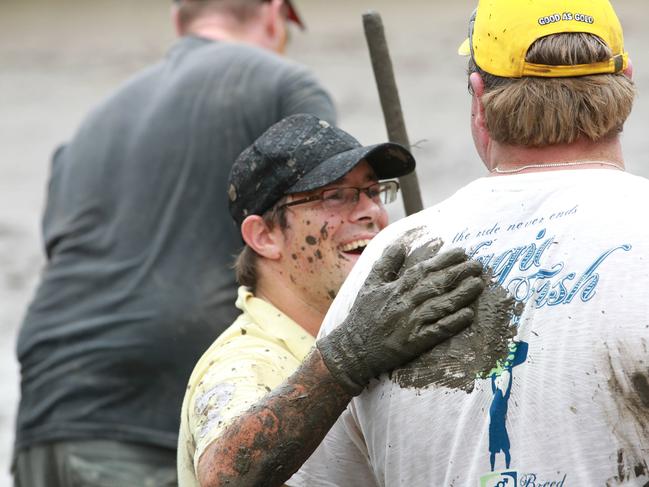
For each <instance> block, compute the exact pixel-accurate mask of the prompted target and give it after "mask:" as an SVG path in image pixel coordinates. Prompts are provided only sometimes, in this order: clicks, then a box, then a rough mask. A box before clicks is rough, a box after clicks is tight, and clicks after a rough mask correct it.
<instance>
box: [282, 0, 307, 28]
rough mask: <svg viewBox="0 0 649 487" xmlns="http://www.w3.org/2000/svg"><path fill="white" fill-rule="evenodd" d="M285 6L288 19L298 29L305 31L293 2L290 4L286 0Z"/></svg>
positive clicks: (289, 1) (289, 0)
mask: <svg viewBox="0 0 649 487" xmlns="http://www.w3.org/2000/svg"><path fill="white" fill-rule="evenodd" d="M286 6H287V7H288V19H289V20H291V21H293V22H295V23H296V24H297V25H298V26H299V27H300V29H302V30H305V29H306V27H305V26H304V22H302V19H301V18H300V15H299V14H298V13H297V10H296V9H295V6H294V5H293V2H291V0H286Z"/></svg>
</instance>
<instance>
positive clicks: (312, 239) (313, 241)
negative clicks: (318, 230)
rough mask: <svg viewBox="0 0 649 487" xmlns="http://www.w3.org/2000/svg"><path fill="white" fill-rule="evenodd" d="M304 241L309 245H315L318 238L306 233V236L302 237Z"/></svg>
mask: <svg viewBox="0 0 649 487" xmlns="http://www.w3.org/2000/svg"><path fill="white" fill-rule="evenodd" d="M304 240H305V241H306V243H308V244H309V245H315V244H317V243H318V239H317V238H315V237H314V236H313V235H307V237H306V238H305V239H304Z"/></svg>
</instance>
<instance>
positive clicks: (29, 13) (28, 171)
mask: <svg viewBox="0 0 649 487" xmlns="http://www.w3.org/2000/svg"><path fill="white" fill-rule="evenodd" d="M296 3H297V5H298V7H299V9H300V11H301V13H302V15H303V17H304V18H305V20H306V22H307V24H308V31H307V32H306V33H301V32H296V33H294V35H293V42H292V46H291V48H290V52H289V54H290V56H291V57H293V58H294V59H296V60H298V61H300V62H302V63H304V64H307V65H309V66H310V67H311V68H312V69H313V70H314V71H315V73H316V74H317V75H318V76H319V77H320V79H321V80H322V82H323V83H324V85H325V86H326V87H327V88H328V89H329V91H330V92H331V94H332V95H333V97H334V99H335V101H336V102H337V105H338V107H339V113H340V120H339V121H340V125H341V126H342V127H343V128H344V129H346V130H348V131H349V132H351V133H352V134H354V135H356V136H357V137H358V138H359V139H360V140H361V141H362V142H364V143H367V144H369V143H375V142H379V141H382V140H384V139H385V136H386V135H385V128H384V125H383V120H382V115H381V109H380V106H379V103H378V97H377V95H376V89H375V85H374V80H373V77H372V72H371V67H370V61H369V57H368V54H367V49H366V46H365V40H364V37H363V33H362V27H361V26H362V24H361V15H362V13H363V12H365V11H367V10H370V9H374V10H378V11H379V12H380V13H381V14H382V15H383V21H384V24H385V26H386V30H387V34H388V40H389V42H390V47H391V49H392V56H393V60H394V64H395V71H396V75H397V82H398V85H399V88H400V91H401V100H402V103H403V108H404V114H405V119H406V124H407V127H408V131H409V136H410V140H411V142H413V144H414V146H415V147H414V150H413V151H414V153H415V156H416V157H417V159H418V173H419V178H420V182H421V185H422V193H423V200H424V204H425V205H426V206H428V205H431V204H434V203H436V202H438V201H440V200H442V199H443V198H445V197H447V196H449V195H450V194H452V193H453V192H454V191H455V190H456V189H457V188H458V187H460V186H461V185H463V184H465V183H467V182H468V181H470V180H472V179H474V178H476V177H479V176H481V175H483V174H484V169H483V168H482V166H481V164H480V162H479V161H478V159H477V156H476V155H475V152H474V150H473V145H472V142H471V137H470V135H469V130H468V118H469V97H468V94H467V90H466V80H465V76H464V66H465V62H464V60H463V59H461V58H459V57H458V56H456V54H455V52H456V48H457V45H458V44H459V43H460V42H461V41H462V40H463V37H464V36H465V33H466V21H467V18H468V16H469V14H470V13H471V11H472V10H473V8H474V6H475V1H474V0H453V1H442V0H426V1H425V0H400V1H398V2H397V1H394V0H345V1H343V0H296ZM614 3H615V5H616V8H617V10H618V12H619V14H620V17H621V20H622V24H623V25H624V27H625V32H626V45H627V49H628V51H629V52H630V53H631V57H632V58H633V60H634V67H635V80H636V84H637V87H638V91H639V94H640V96H639V98H638V100H637V103H636V105H635V108H634V112H633V114H632V115H631V118H630V120H629V121H628V123H627V125H626V131H625V135H624V142H623V143H624V147H625V156H626V160H627V167H628V169H629V171H630V172H632V173H635V174H640V175H645V176H649V160H648V159H649V137H647V136H646V132H647V125H648V123H647V122H648V121H649V29H647V28H646V19H647V18H649V15H648V14H649V3H647V1H646V0H617V1H615V0H614ZM169 4H170V2H169V1H167V0H137V1H133V0H92V1H87V0H0V332H1V333H2V338H3V339H2V340H0V361H2V365H1V366H0V384H2V399H3V400H2V401H1V402H0V487H4V486H9V485H10V480H9V479H10V477H9V474H8V463H9V457H10V452H11V442H12V440H13V431H12V430H13V422H14V415H15V408H16V402H17V399H18V366H17V364H16V361H15V358H14V341H15V335H16V331H17V328H18V325H19V323H20V319H21V317H22V314H23V312H24V308H25V306H26V304H27V302H28V300H29V298H30V297H31V294H32V292H33V290H34V286H35V284H36V281H37V277H38V272H39V270H40V268H41V266H42V263H43V257H42V251H41V241H40V236H39V224H40V223H39V219H40V213H41V208H42V204H43V198H44V189H45V185H46V180H47V173H48V161H49V156H50V154H51V152H52V151H53V149H54V148H55V146H56V145H57V144H58V143H60V142H62V141H65V140H66V139H67V138H69V137H70V136H71V135H72V134H73V132H74V130H75V129H76V127H77V125H78V124H79V122H80V120H81V118H82V117H83V115H84V114H85V113H86V112H87V111H88V110H89V109H90V108H91V107H92V106H93V105H94V104H96V103H97V102H98V101H99V100H101V99H102V98H103V97H104V96H105V95H106V94H108V93H109V92H110V91H111V90H112V89H113V88H114V87H115V86H116V85H117V84H118V83H120V82H121V81H123V80H125V79H126V78H127V77H128V76H129V75H130V74H131V73H133V72H134V71H136V70H138V69H139V68H142V67H144V66H145V65H147V64H148V63H150V62H153V61H155V60H156V59H157V58H158V57H159V56H161V55H162V54H163V53H164V52H165V50H166V49H167V47H168V46H169V45H170V43H171V42H172V40H173V33H172V29H171V24H170V22H169ZM402 215H403V211H402V210H401V208H400V207H399V206H398V205H397V206H396V208H395V209H392V210H391V216H392V219H396V218H399V217H401V216H402Z"/></svg>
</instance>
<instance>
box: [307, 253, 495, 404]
mask: <svg viewBox="0 0 649 487" xmlns="http://www.w3.org/2000/svg"><path fill="white" fill-rule="evenodd" d="M407 253H408V249H407V248H406V246H405V245H404V244H403V243H395V244H392V245H391V246H389V247H388V248H387V249H386V250H385V251H384V253H383V255H382V256H381V258H380V259H379V260H378V261H377V262H376V263H375V264H374V267H373V268H372V271H371V272H370V274H369V276H368V277H367V279H366V280H365V283H364V284H363V286H362V287H361V289H360V291H359V293H358V295H357V297H356V301H355V302H354V304H353V305H352V308H351V311H350V312H349V315H348V316H347V318H346V319H345V321H343V322H342V323H341V325H340V326H338V327H337V328H336V329H335V330H333V331H332V332H331V333H330V334H329V335H327V336H326V337H323V338H321V339H319V340H318V341H317V343H316V346H317V347H318V349H319V351H320V354H321V355H322V358H323V360H324V362H325V364H326V366H327V368H328V369H329V372H331V375H332V376H333V377H334V378H335V379H336V380H337V381H338V382H339V383H340V384H341V385H342V386H343V387H344V388H345V390H346V391H347V392H349V393H350V394H351V395H353V396H356V395H358V394H360V392H361V391H362V390H363V388H364V387H365V386H366V385H367V384H368V383H369V381H370V379H372V378H374V377H377V376H379V375H380V374H381V373H383V372H388V371H391V370H392V369H394V368H395V367H398V366H400V365H404V364H406V363H408V362H410V361H411V360H413V359H414V358H417V357H418V356H419V355H421V354H422V353H423V352H426V351H428V350H429V349H431V348H432V347H434V346H435V345H437V344H438V343H441V342H443V341H444V340H446V339H447V338H450V337H452V336H454V335H456V334H457V333H459V332H460V331H462V330H463V329H464V328H466V327H467V326H468V325H470V324H471V321H472V320H473V311H472V310H471V309H470V308H468V306H469V305H471V304H472V303H473V301H475V299H476V298H477V297H478V296H479V295H480V293H481V292H482V289H483V288H484V281H483V279H482V278H481V277H479V276H481V275H482V265H481V264H480V263H479V262H476V261H469V260H468V258H467V256H466V254H465V253H464V251H463V250H462V249H454V250H450V251H448V252H445V253H442V254H438V255H435V256H433V257H429V258H427V259H423V260H420V262H415V263H411V262H408V267H407V268H405V269H402V266H403V264H404V262H405V261H406V255H407Z"/></svg>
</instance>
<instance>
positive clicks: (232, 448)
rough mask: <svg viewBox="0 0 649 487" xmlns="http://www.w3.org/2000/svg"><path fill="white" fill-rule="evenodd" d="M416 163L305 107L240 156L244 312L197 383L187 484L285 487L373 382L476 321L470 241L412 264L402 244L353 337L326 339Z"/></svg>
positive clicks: (186, 433) (476, 282) (181, 452)
mask: <svg viewBox="0 0 649 487" xmlns="http://www.w3.org/2000/svg"><path fill="white" fill-rule="evenodd" d="M414 167H415V161H414V159H413V158H412V155H411V154H410V153H409V152H408V151H407V150H406V149H404V148H403V147H401V146H399V145H397V144H390V143H384V144H377V145H373V146H367V147H364V146H362V145H361V144H360V143H359V142H358V141H357V140H356V139H354V138H353V137H352V136H351V135H349V134H348V133H346V132H344V131H343V130H340V129H339V128H337V127H332V126H331V125H329V124H328V123H326V122H325V121H323V120H320V119H318V117H315V116H312V115H306V114H304V115H294V116H291V117H288V118H286V119H284V120H282V121H281V122H278V123H277V124H275V125H273V126H272V127H271V128H270V129H269V130H268V131H266V132H265V133H264V134H263V135H262V136H261V137H260V138H259V139H257V141H255V143H254V144H253V145H252V146H251V147H249V148H248V149H246V150H245V151H244V152H243V153H242V154H241V156H240V157H239V158H238V159H237V160H236V162H235V164H234V166H233V167H232V174H231V176H230V183H231V184H230V189H229V195H230V211H231V213H232V217H233V218H234V220H235V221H236V222H237V224H238V225H239V226H240V228H241V235H242V238H243V239H244V241H245V242H246V246H245V248H244V250H243V251H242V253H241V254H240V256H239V259H238V261H237V271H238V272H237V276H238V280H239V282H240V283H241V284H242V287H241V288H240V289H239V299H238V300H237V306H238V307H239V309H241V312H242V313H241V314H240V315H239V317H238V318H237V320H236V321H235V322H234V323H233V324H232V326H231V327H230V328H228V330H226V331H225V332H224V333H223V334H222V335H221V336H220V337H219V338H218V339H217V340H216V341H215V342H214V344H213V345H212V346H211V347H210V348H209V349H208V350H207V352H205V354H204V355H203V356H202V357H201V359H200V361H199V362H198V364H197V365H196V367H195V369H194V371H193V373H192V376H191V378H190V380H189V385H188V387H187V392H186V394H185V400H184V402H183V409H182V418H181V430H180V437H179V444H178V470H179V481H180V486H181V487H198V486H199V485H200V486H201V487H217V486H226V485H250V486H253V485H254V486H257V485H265V486H275V485H282V484H283V483H284V481H286V480H287V479H288V478H289V477H290V476H291V474H292V473H293V472H295V470H297V469H298V468H299V467H300V465H301V464H302V462H304V461H305V460H306V459H307V457H308V456H309V455H310V454H311V453H312V452H313V450H314V449H315V447H316V446H317V445H318V444H319V443H320V441H321V440H322V438H323V437H324V435H325V433H326V432H327V431H328V430H329V428H330V427H331V425H332V424H333V422H334V421H335V419H336V418H337V417H338V415H339V414H340V413H341V412H342V411H343V409H344V408H345V406H346V405H347V403H348V402H349V400H350V399H351V398H352V396H355V395H357V394H359V393H360V391H361V390H362V389H363V388H364V387H365V386H366V385H367V384H368V383H369V381H370V380H371V379H372V378H374V377H376V376H378V375H379V374H380V373H381V372H385V371H389V370H392V369H393V368H394V367H395V366H398V365H401V364H404V363H406V362H409V361H410V360H411V359H412V358H414V357H417V356H418V355H419V354H420V353H421V352H423V351H426V350H428V349H429V348H431V347H433V346H435V345H436V344H438V343H440V342H442V341H444V340H445V339H447V338H448V337H449V336H452V335H454V334H455V333H458V332H459V331H461V330H463V329H464V328H465V327H467V326H468V325H469V324H470V323H471V320H472V318H473V311H472V310H471V309H470V308H469V306H470V305H471V304H472V303H473V301H474V300H475V298H476V297H477V296H478V295H479V294H480V292H481V291H482V289H483V280H482V266H481V265H480V263H478V262H476V261H467V256H466V255H465V253H464V252H463V251H461V250H460V249H455V250H454V251H451V252H448V253H446V254H442V255H436V256H432V254H428V255H425V254H424V255H422V257H421V258H420V259H419V260H420V261H421V262H419V261H417V262H415V261H414V260H413V259H410V260H409V261H407V260H406V256H407V254H408V250H409V249H408V248H407V246H402V245H398V246H396V247H394V248H392V249H390V250H389V251H387V252H386V253H385V255H384V256H383V259H382V260H381V261H380V262H379V263H378V264H377V265H376V266H375V269H374V272H373V274H372V275H371V276H370V277H369V278H368V279H367V280H366V282H365V286H364V296H361V297H359V299H358V301H357V303H356V305H355V307H354V309H353V310H352V312H350V314H349V316H348V317H347V319H346V320H345V321H346V323H345V325H343V326H341V327H340V328H339V331H340V332H344V333H338V334H335V333H334V334H331V335H329V336H328V337H326V338H324V339H323V340H321V341H319V342H318V343H315V338H314V337H315V335H316V334H317V333H318V330H319V328H320V324H321V323H322V320H323V318H324V316H325V314H326V312H327V310H328V309H329V305H330V303H331V301H332V299H333V298H334V296H335V295H336V293H337V292H338V289H339V288H340V286H341V284H342V283H343V281H344V279H345V277H346V276H347V274H348V273H349V271H350V270H351V269H352V267H353V266H354V264H355V263H356V261H357V260H358V258H359V257H360V255H361V253H362V252H363V250H364V249H365V247H366V246H367V244H368V243H369V242H370V241H371V240H372V239H373V238H374V236H375V235H376V234H377V233H378V232H379V231H380V230H382V229H383V228H384V227H385V226H386V225H387V212H386V209H385V206H384V205H385V204H388V203H391V202H392V201H394V200H395V199H396V196H397V190H398V187H399V186H398V183H397V182H396V181H393V180H389V179H392V178H396V177H401V176H404V175H406V174H408V173H410V172H411V171H413V170H414ZM386 179H388V180H387V181H386ZM404 263H405V264H406V265H404ZM314 345H315V347H314Z"/></svg>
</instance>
